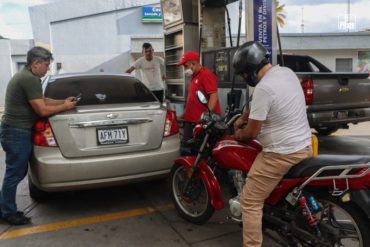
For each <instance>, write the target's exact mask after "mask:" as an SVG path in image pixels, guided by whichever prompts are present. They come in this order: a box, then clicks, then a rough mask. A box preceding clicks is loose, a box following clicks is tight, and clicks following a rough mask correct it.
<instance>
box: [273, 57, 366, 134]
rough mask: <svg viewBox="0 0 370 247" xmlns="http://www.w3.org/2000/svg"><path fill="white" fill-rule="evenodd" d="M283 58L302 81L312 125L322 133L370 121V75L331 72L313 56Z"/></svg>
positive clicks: (285, 63) (329, 132)
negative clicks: (350, 124)
mask: <svg viewBox="0 0 370 247" xmlns="http://www.w3.org/2000/svg"><path fill="white" fill-rule="evenodd" d="M283 58H284V66H286V67H289V68H291V69H292V70H293V71H294V72H296V74H297V76H298V78H299V79H300V81H301V84H302V88H303V92H304V95H305V98H306V105H307V116H308V120H309V123H310V126H311V128H314V129H315V130H316V131H317V132H318V133H319V134H321V135H329V134H331V133H333V132H335V131H336V130H338V129H339V128H348V124H349V123H354V124H357V123H360V122H364V121H370V79H369V74H367V73H347V72H344V73H342V72H332V71H330V70H329V69H328V68H327V67H325V66H324V65H323V64H321V63H320V62H319V61H317V60H316V59H314V58H312V57H310V56H301V55H286V54H284V55H283ZM278 63H279V64H281V61H280V56H278Z"/></svg>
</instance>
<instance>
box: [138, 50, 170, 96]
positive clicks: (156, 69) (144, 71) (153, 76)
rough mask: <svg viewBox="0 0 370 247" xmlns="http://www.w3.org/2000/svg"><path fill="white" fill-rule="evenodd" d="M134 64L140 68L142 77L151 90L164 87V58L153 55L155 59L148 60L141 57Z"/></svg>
mask: <svg viewBox="0 0 370 247" xmlns="http://www.w3.org/2000/svg"><path fill="white" fill-rule="evenodd" d="M132 66H133V67H134V68H135V69H138V70H140V73H141V79H142V81H143V83H144V84H145V85H146V86H147V87H148V88H149V89H150V90H163V89H164V83H163V81H162V74H161V66H164V60H163V58H161V57H158V56H153V59H152V60H150V61H148V60H146V59H145V57H141V58H139V59H138V60H136V61H135V63H134V64H133V65H132Z"/></svg>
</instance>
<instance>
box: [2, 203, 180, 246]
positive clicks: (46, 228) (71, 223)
mask: <svg viewBox="0 0 370 247" xmlns="http://www.w3.org/2000/svg"><path fill="white" fill-rule="evenodd" d="M169 208H173V205H172V204H168V205H164V206H162V207H159V208H158V209H154V208H151V207H145V208H137V209H133V210H128V211H122V212H117V213H110V214H103V215H98V216H92V217H86V218H81V219H73V220H66V221H61V222H57V223H51V224H45V225H39V226H32V227H27V228H22V229H18V230H13V231H7V232H4V233H2V234H1V235H0V240H4V239H10V238H16V237H21V236H26V235H32V234H36V233H42V232H51V231H58V230H61V229H66V228H72V227H76V226H80V225H85V224H92V223H97V222H104V221H110V220H117V219H123V218H128V217H134V216H139V215H145V214H150V213H153V212H156V211H159V210H161V209H169Z"/></svg>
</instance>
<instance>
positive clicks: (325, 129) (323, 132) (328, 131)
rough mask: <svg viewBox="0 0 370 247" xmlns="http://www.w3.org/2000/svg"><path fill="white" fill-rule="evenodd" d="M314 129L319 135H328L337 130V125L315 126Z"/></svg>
mask: <svg viewBox="0 0 370 247" xmlns="http://www.w3.org/2000/svg"><path fill="white" fill-rule="evenodd" d="M315 130H316V131H317V133H318V134H319V135H321V136H328V135H331V134H333V133H334V132H336V131H337V130H338V128H337V127H316V128H315Z"/></svg>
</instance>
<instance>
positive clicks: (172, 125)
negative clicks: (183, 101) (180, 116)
mask: <svg viewBox="0 0 370 247" xmlns="http://www.w3.org/2000/svg"><path fill="white" fill-rule="evenodd" d="M177 133H179V126H178V124H177V120H176V113H175V112H174V111H170V110H167V114H166V121H165V123H164V131H163V136H164V137H166V136H172V135H175V134H177Z"/></svg>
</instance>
